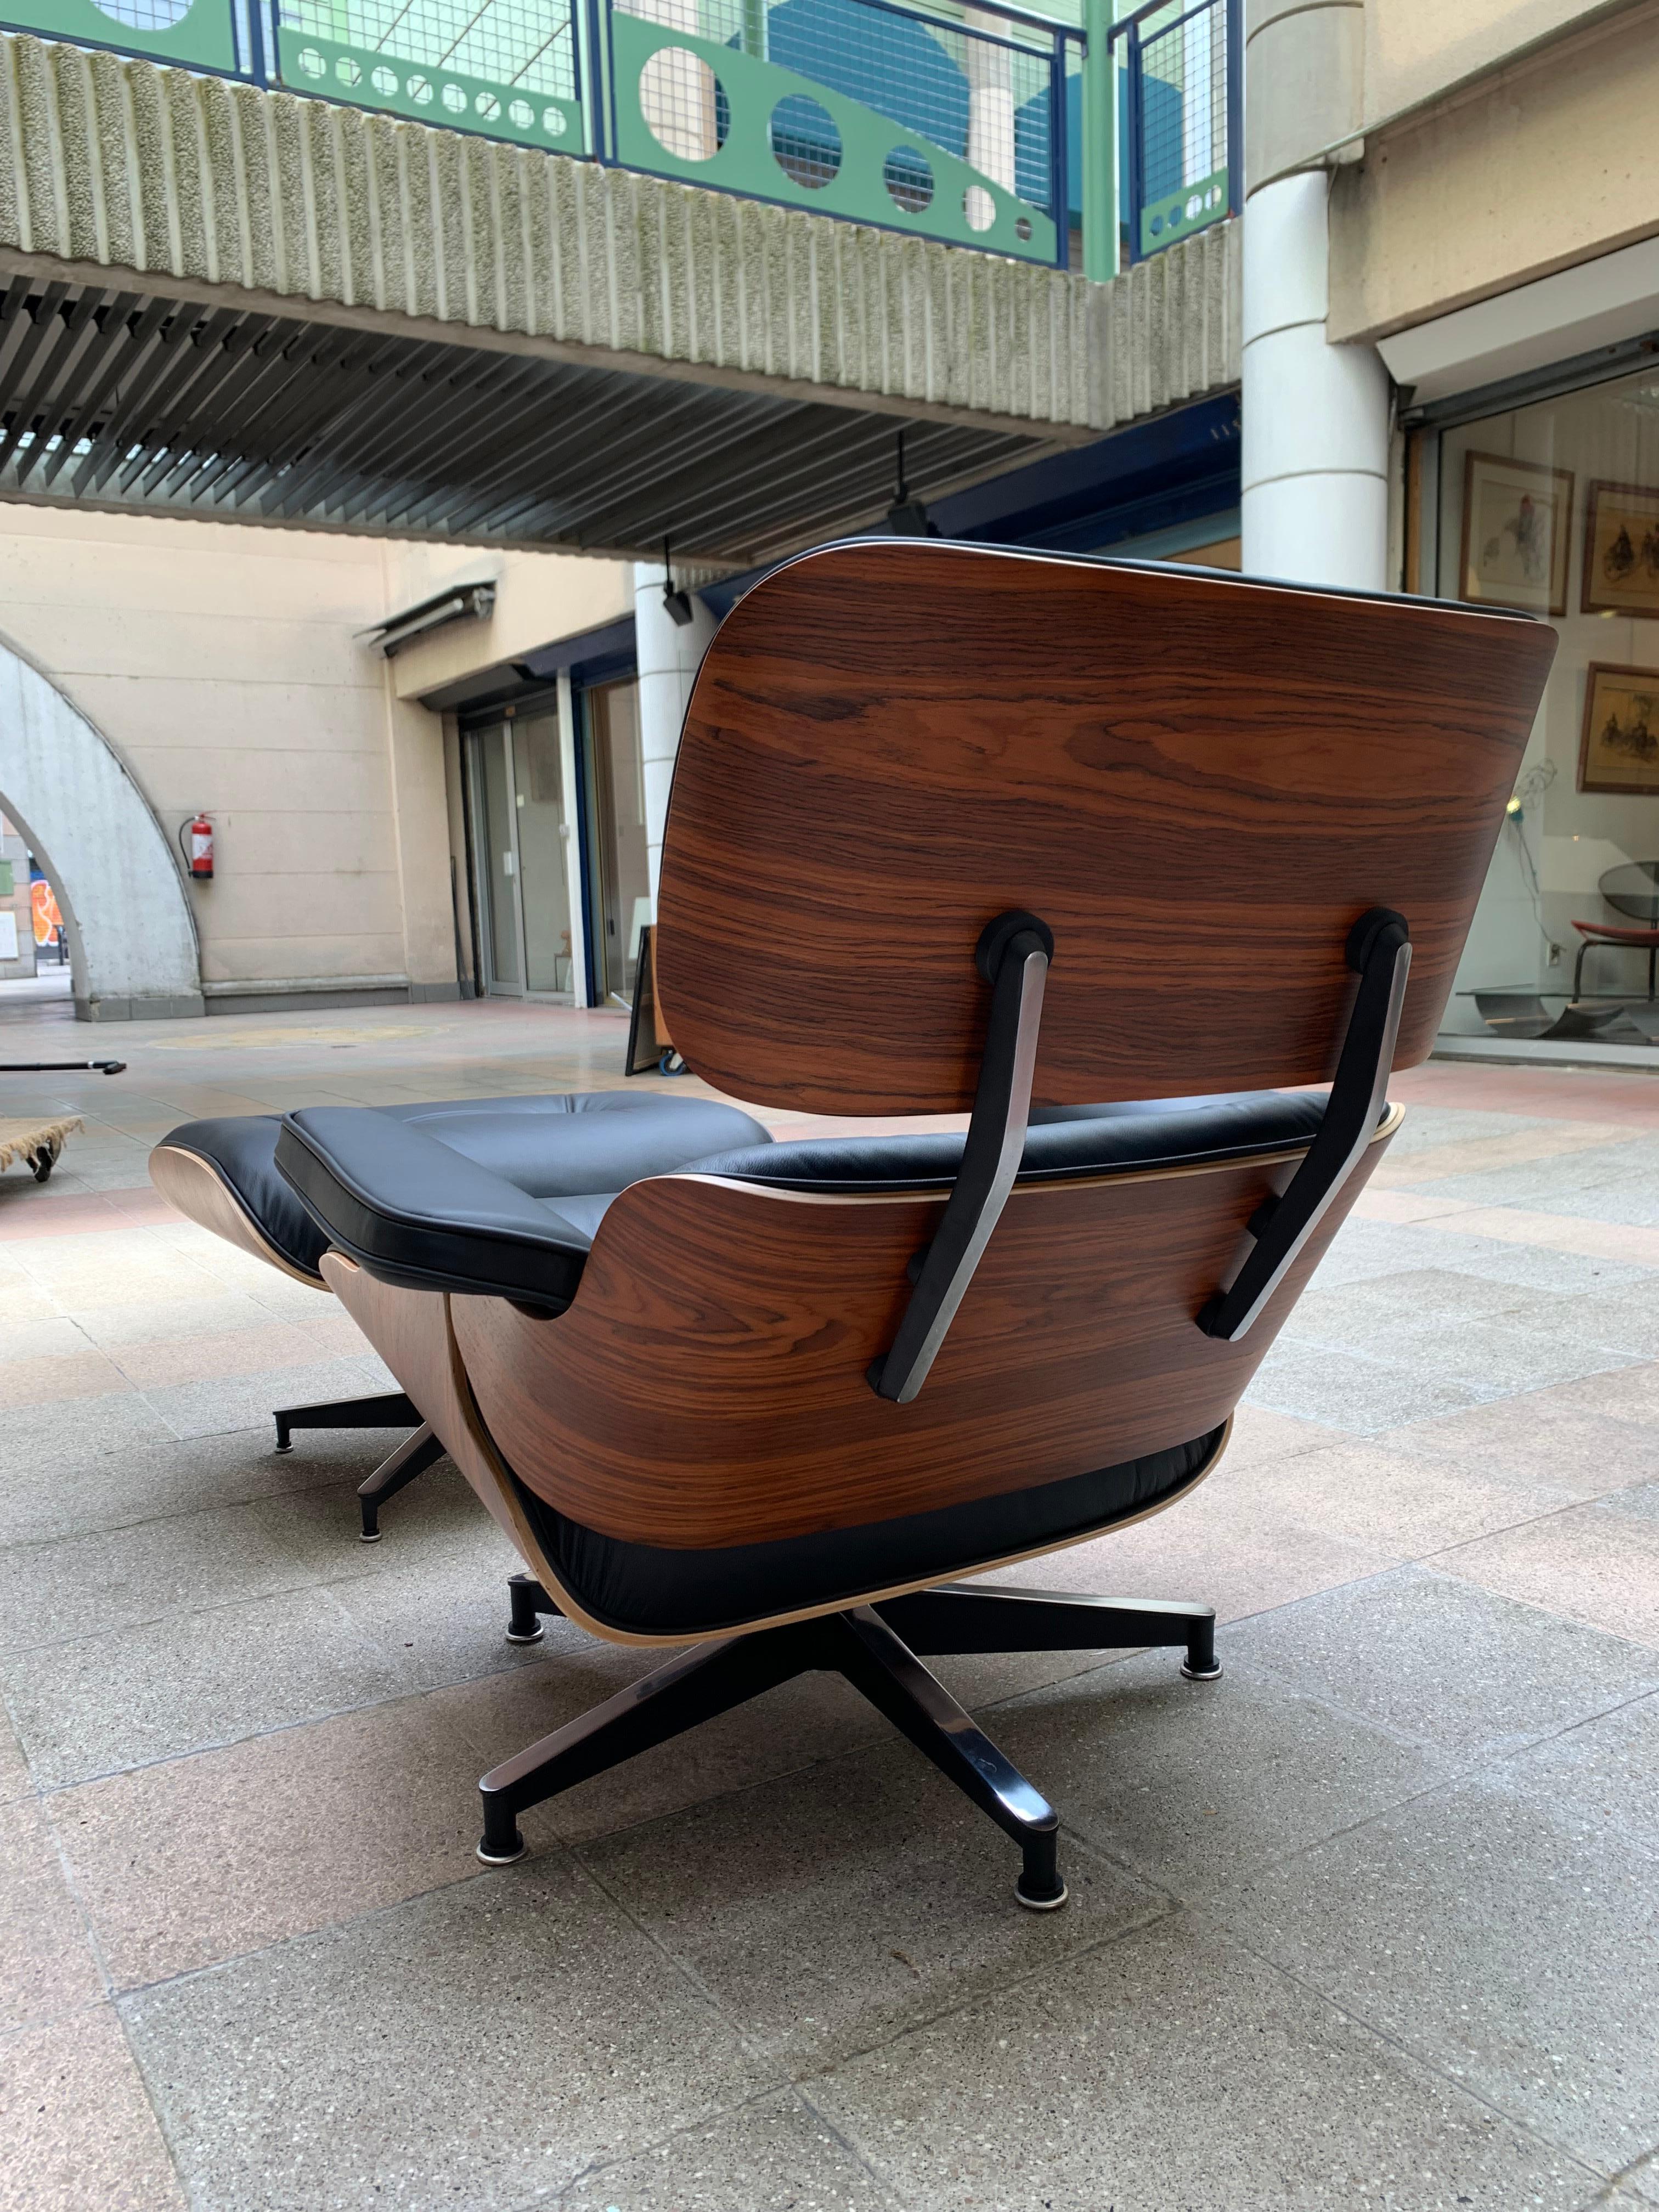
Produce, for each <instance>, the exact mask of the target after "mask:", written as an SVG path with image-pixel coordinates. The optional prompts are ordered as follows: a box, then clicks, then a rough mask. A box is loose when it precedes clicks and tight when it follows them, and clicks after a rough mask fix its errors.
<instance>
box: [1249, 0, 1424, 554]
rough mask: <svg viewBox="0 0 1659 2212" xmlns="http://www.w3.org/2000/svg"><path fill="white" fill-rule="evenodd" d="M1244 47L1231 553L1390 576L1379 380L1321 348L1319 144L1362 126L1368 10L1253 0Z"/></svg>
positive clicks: (1380, 375)
mask: <svg viewBox="0 0 1659 2212" xmlns="http://www.w3.org/2000/svg"><path fill="white" fill-rule="evenodd" d="M1249 21H1250V30H1249V40H1248V42H1247V46H1246V50H1245V52H1246V63H1245V77H1244V87H1245V89H1244V104H1245V129H1244V142H1245V208H1244V283H1243V348H1244V362H1243V441H1242V443H1243V450H1242V453H1241V461H1240V466H1241V474H1242V477H1243V497H1242V502H1241V503H1242V506H1243V538H1244V544H1243V565H1244V568H1245V569H1246V570H1247V571H1248V572H1249V573H1250V574H1254V575H1262V576H1284V577H1287V578H1290V579H1291V580H1294V581H1297V582H1301V583H1318V584H1340V585H1347V586H1352V587H1354V588H1356V589H1360V590H1367V591H1380V590H1383V589H1384V588H1386V586H1387V585H1388V583H1389V574H1388V543H1389V378H1388V372H1387V371H1386V370H1385V369H1384V368H1383V362H1382V360H1381V358H1380V356H1378V355H1377V353H1376V349H1375V348H1374V347H1371V346H1369V345H1332V344H1331V343H1329V342H1328V338H1327V336H1326V314H1327V307H1328V290H1329V285H1328V270H1329V226H1328V213H1327V211H1328V195H1329V192H1330V190H1331V185H1332V176H1333V172H1332V170H1331V169H1330V168H1329V167H1328V166H1327V165H1326V161H1325V160H1324V159H1323V158H1322V156H1323V153H1324V149H1327V148H1328V147H1330V146H1332V145H1334V143H1336V142H1337V141H1338V140H1340V139H1341V138H1342V137H1344V135H1345V134H1346V133H1347V132H1349V131H1353V130H1356V129H1357V128H1358V124H1359V121H1360V118H1361V115H1362V112H1363V103H1362V99H1361V81H1360V68H1361V63H1362V58H1363V31H1364V13H1363V9H1362V8H1360V7H1359V6H1356V5H1354V4H1353V0H1339V4H1329V0H1325V3H1324V4H1322V0H1311V4H1309V0H1255V4H1254V5H1253V6H1252V7H1251V9H1250V13H1249Z"/></svg>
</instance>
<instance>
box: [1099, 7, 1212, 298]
mask: <svg viewBox="0 0 1659 2212" xmlns="http://www.w3.org/2000/svg"><path fill="white" fill-rule="evenodd" d="M1173 4H1174V0H1143V4H1142V5H1141V6H1140V7H1139V8H1137V9H1134V10H1133V13H1132V14H1130V15H1125V16H1123V17H1122V18H1121V21H1118V22H1116V23H1115V24H1114V25H1113V26H1112V29H1111V33H1110V43H1111V44H1112V45H1113V46H1115V45H1116V44H1117V41H1118V40H1120V39H1123V40H1127V62H1126V67H1127V76H1128V80H1129V83H1128V109H1129V143H1128V149H1127V150H1128V160H1127V164H1126V167H1127V171H1128V187H1129V188H1128V192H1127V197H1126V199H1125V201H1124V204H1123V207H1122V209H1121V228H1122V242H1123V246H1124V248H1125V250H1126V251H1127V256H1128V258H1129V259H1130V261H1132V262H1135V261H1147V260H1150V259H1151V258H1152V254H1153V253H1157V252H1162V251H1163V250H1164V249H1163V248H1162V247H1159V246H1153V247H1152V248H1151V249H1150V251H1148V250H1147V249H1146V248H1145V247H1144V246H1142V243H1141V235H1140V228H1141V216H1142V215H1143V214H1144V212H1145V210H1146V72H1145V70H1144V68H1143V66H1142V61H1141V48H1142V45H1143V43H1144V41H1143V37H1142V29H1141V27H1142V25H1143V24H1144V23H1145V21H1146V18H1147V17H1148V16H1149V15H1161V14H1162V13H1163V12H1164V9H1167V8H1169V7H1170V6H1171V5H1173ZM1200 15H1218V16H1219V17H1220V20H1221V25H1222V35H1223V36H1224V38H1225V40H1226V41H1227V51H1226V62H1225V67H1226V125H1227V204H1226V206H1225V209H1223V210H1222V211H1221V215H1220V216H1217V217H1216V218H1215V219H1216V220H1217V221H1218V222H1219V221H1220V220H1221V219H1222V216H1233V215H1237V214H1238V213H1239V211H1240V210H1241V209H1242V208H1243V204H1244V40H1243V25H1242V24H1241V22H1240V20H1239V17H1240V7H1239V0H1194V5H1193V6H1192V7H1190V8H1188V9H1187V11H1186V12H1185V14H1184V15H1177V16H1176V17H1175V18H1174V19H1173V20H1172V21H1170V22H1167V23H1160V24H1159V25H1158V28H1157V30H1156V31H1155V32H1154V33H1153V36H1154V37H1155V38H1159V39H1164V38H1168V37H1169V35H1170V33H1171V32H1173V31H1179V30H1182V29H1184V28H1185V27H1186V26H1187V25H1188V23H1191V22H1194V21H1196V20H1197V19H1198V17H1199V16H1200Z"/></svg>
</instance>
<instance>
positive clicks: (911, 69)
mask: <svg viewBox="0 0 1659 2212" xmlns="http://www.w3.org/2000/svg"><path fill="white" fill-rule="evenodd" d="M614 4H615V6H616V7H617V10H618V12H619V13H623V14H627V15H637V16H640V17H642V18H643V19H644V20H646V21H649V22H653V23H659V24H661V25H663V26H664V27H671V28H674V29H677V30H681V31H684V32H687V33H690V34H691V35H693V36H694V37H697V38H702V39H708V40H713V41H714V42H715V43H716V44H718V45H720V46H732V47H734V48H735V49H737V50H738V52H743V53H750V54H754V55H756V56H757V58H760V59H762V60H764V61H771V62H775V63H777V64H779V65H780V67H781V68H784V69H788V70H794V71H795V72H796V73H797V74H798V75H799V76H804V77H808V78H810V79H811V81H812V82H813V83H815V84H821V85H826V86H828V87H829V89H830V90H831V91H834V92H839V93H841V94H843V95H844V96H845V97H846V98H848V99H849V100H860V101H861V102H862V103H863V105H864V106H866V107H870V108H873V109H874V110H875V112H876V113H877V114H878V115H884V116H885V117H886V118H887V119H888V120H889V122H890V123H891V124H893V125H894V126H895V129H896V133H897V134H898V135H897V136H896V137H895V141H894V146H893V150H892V152H891V153H890V155H888V157H887V173H888V175H889V179H890V190H892V191H894V195H895V197H896V200H898V202H899V204H901V205H903V204H911V205H914V206H918V207H925V206H926V205H927V201H928V199H929V198H930V197H932V193H933V183H932V179H931V172H930V171H929V169H928V167H927V160H926V149H927V146H929V145H932V146H937V147H941V148H943V149H944V150H945V152H946V153H948V154H954V155H957V158H958V159H959V160H961V161H967V162H969V163H970V164H971V165H972V167H975V168H976V169H978V170H979V171H981V173H982V174H984V175H985V176H987V177H989V178H990V179H992V180H993V182H994V183H996V184H999V185H1002V186H1004V187H1005V189H1006V190H1007V191H1011V192H1015V193H1017V194H1018V197H1020V198H1021V199H1023V200H1025V201H1027V202H1028V203H1030V204H1031V205H1032V206H1034V207H1039V208H1042V209H1043V210H1045V211H1048V212H1051V213H1055V212H1058V211H1057V210H1054V208H1053V206H1052V202H1053V199H1054V117H1053V112H1052V98H1053V94H1052V92H1051V89H1050V85H1051V57H1052V51H1053V49H1052V45H1051V40H1050V38H1049V35H1048V33H1044V32H1042V31H1037V30H1028V29H1026V28H1025V27H1024V26H1022V25H1019V24H1015V23H1008V22H1006V21H1004V20H1003V19H1002V18H1001V17H1000V16H995V15H988V14H979V13H976V12H975V10H974V9H969V10H968V11H967V14H966V17H965V20H963V21H956V20H952V21H942V20H936V19H933V18H930V17H928V16H927V15H921V14H916V13H913V12H912V11H910V10H908V9H901V8H896V7H892V6H890V5H886V4H883V0H614ZM784 105H785V106H788V107H790V108H791V110H792V112H791V114H790V115H789V116H787V117H786V118H783V119H782V121H781V124H780V125H778V126H777V127H776V128H775V131H774V137H775V140H776V142H777V143H775V147H774V151H775V154H776V155H777V159H778V161H779V162H780V164H781V166H782V167H783V168H784V169H785V171H786V173H787V174H789V175H790V176H791V177H793V178H794V179H795V180H796V181H797V182H798V183H800V184H804V185H809V186H817V185H823V184H826V183H828V182H829V179H830V178H831V177H832V176H834V175H835V174H836V172H837V170H838V169H839V167H840V164H841V158H842V154H841V144H840V137H839V133H838V132H837V131H836V127H835V125H834V123H833V122H832V121H831V119H830V118H829V115H828V113H827V112H825V111H824V110H823V108H822V107H821V106H817V103H816V102H813V101H810V100H805V98H802V99H800V100H799V101H796V102H785V103H784ZM797 106H798V107H799V110H800V112H799V114H797V113H794V112H793V109H794V108H795V107H797ZM811 107H817V118H813V117H811V116H810V115H808V114H807V112H806V111H807V110H808V109H809V108H811ZM654 128H655V125H654V124H653V129H654ZM911 142H915V143H911Z"/></svg>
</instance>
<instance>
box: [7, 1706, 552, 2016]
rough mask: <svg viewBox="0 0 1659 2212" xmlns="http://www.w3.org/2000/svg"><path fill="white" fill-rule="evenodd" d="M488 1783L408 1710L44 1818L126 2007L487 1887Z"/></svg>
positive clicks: (109, 1781) (227, 1752) (134, 1777)
mask: <svg viewBox="0 0 1659 2212" xmlns="http://www.w3.org/2000/svg"><path fill="white" fill-rule="evenodd" d="M481 1771H482V1767H481V1764H480V1761H479V1759H478V1756H477V1750H476V1747H474V1745H473V1743H472V1741H471V1738H470V1736H469V1735H468V1734H467V1733H466V1731H465V1729H463V1727H462V1726H461V1725H460V1723H459V1718H458V1717H457V1715H456V1713H455V1711H454V1710H453V1707H452V1706H451V1705H449V1704H448V1703H447V1701H446V1700H445V1699H442V1698H425V1699H422V1698H410V1699H399V1700H398V1701H397V1702H395V1703H392V1704H389V1705H376V1706H374V1707H371V1708H369V1709H368V1710H367V1711H359V1712H349V1713H343V1714H339V1715H337V1716H336V1717H333V1718H331V1719H328V1720H324V1721H319V1722H317V1723H313V1724H312V1725H310V1726H305V1727H299V1728H291V1729H280V1730H278V1731H277V1732H276V1733H275V1734H273V1735H261V1736H255V1737H252V1739H250V1740H248V1741H244V1742H241V1743H236V1744H231V1745H228V1746H227V1747H224V1748H223V1749H222V1750H216V1751H207V1752H201V1753H197V1754H196V1755H195V1756H194V1757H191V1758H188V1759H174V1760H170V1761H168V1762H167V1764H165V1765H159V1766H149V1767H143V1768H141V1769H139V1770H138V1771H136V1772H133V1773H128V1774H121V1775H115V1776H112V1777H109V1778H106V1779H105V1780H103V1781H99V1782H94V1783H88V1784H83V1785H82V1787H80V1788H78V1789H73V1790H60V1791H58V1793H57V1794H56V1795H55V1796H52V1798H51V1799H50V1800H49V1801H48V1809H49V1813H50V1817H51V1820H52V1825H53V1826H54V1827H55V1829H56V1831H57V1833H58V1837H59V1838H60V1840H61V1841H62V1844H63V1846H64V1852H65V1854H66V1856H67V1857H68V1859H69V1862H70V1865H71V1867H72V1868H73V1869H74V1874H75V1881H76V1887H77V1888H78V1890H79V1893H80V1895H81V1898H82V1901H83V1903H84V1905H85V1907H86V1910H87V1912H88V1915H89V1917H90V1918H91V1921H92V1923H93V1926H94V1929H96V1930H97V1934H98V1940H99V1943H100V1947H101V1948H102V1952H103V1955H104V1959H105V1961H106V1965H107V1967H108V1970H109V1972H110V1975H111V1978H112V1980H113V1982H114V1984H115V1986H116V1987H117V1988H118V1989H131V1988H133V1987H135V1986H137V1984H142V1983H146V1982H153V1981H160V1980H162V1979H165V1978H167V1977H168V1976H170V1975H173V1974H180V1973H186V1972H191V1970H192V1969H194V1968H196V1967H198V1966H210V1965H212V1964H214V1963H215V1962H216V1960H222V1959H228V1958H232V1957H234V1956H236V1955H238V1954H241V1953H243V1952H248V1951H256V1950H259V1949H262V1948H264V1946H265V1945H267V1944H270V1943H275V1942H281V1941H283V1939H284V1938H286V1937H288V1936H296V1935H302V1934H305V1933H307V1932H308V1931H310V1930H312V1929H319V1928H325V1927H329V1926H331V1925H333V1924H335V1923H338V1922H341V1921H344V1920H349V1919H350V1918H352V1917H354V1916H355V1915H356V1914H358V1913H360V1912H366V1911H371V1910H373V1909H374V1907H376V1906H379V1905H390V1904H394V1903H397V1902H398V1901H400V1900H401V1899H404V1898H409V1897H414V1896H416V1895H418V1894H419V1893H421V1892H422V1891H425V1890H428V1889H435V1888H438V1887H441V1886H442V1885H443V1884H444V1883H446V1882H451V1881H465V1880H467V1879H470V1878H471V1876H472V1875H476V1874H478V1873H480V1872H481V1871H482V1869H480V1867H479V1865H478V1862H477V1857H475V1855H474V1847H475V1845H476V1844H477V1840H478V1793H477V1784H478V1777H479V1774H480V1772H481ZM544 1832H545V1830H544V1824H543V1823H541V1822H538V1821H536V1820H533V1819H532V1820H527V1821H526V1835H527V1836H528V1837H529V1838H530V1839H531V1840H532V1843H533V1842H534V1841H535V1840H536V1838H538V1836H539V1835H541V1834H543V1833H544Z"/></svg>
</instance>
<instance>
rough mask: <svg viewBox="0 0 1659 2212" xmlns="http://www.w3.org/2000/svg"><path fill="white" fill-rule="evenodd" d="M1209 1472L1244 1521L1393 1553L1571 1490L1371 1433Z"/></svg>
mask: <svg viewBox="0 0 1659 2212" xmlns="http://www.w3.org/2000/svg"><path fill="white" fill-rule="evenodd" d="M1506 1477H1507V1478H1508V1479H1507V1480H1506V1479H1505V1478H1506ZM1212 1482H1213V1483H1214V1484H1215V1486H1217V1487H1218V1490H1220V1491H1221V1492H1222V1495H1223V1496H1224V1497H1225V1498H1227V1499H1228V1500H1230V1501H1231V1502H1232V1503H1233V1504H1236V1505H1237V1508H1238V1509H1239V1510H1240V1511H1241V1513H1242V1514H1243V1515H1244V1516H1247V1517H1248V1518H1249V1519H1250V1520H1255V1519H1257V1518H1262V1519H1271V1520H1276V1519H1279V1518H1285V1519H1288V1520H1291V1521H1294V1522H1297V1523H1298V1524H1299V1525H1300V1526H1302V1527H1304V1528H1308V1529H1309V1530H1310V1531H1317V1532H1318V1533H1320V1534H1323V1535H1327V1536H1340V1537H1345V1538H1346V1539H1348V1540H1349V1541H1352V1542H1353V1543H1356V1544H1363V1545H1365V1546H1368V1547H1375V1548H1376V1550H1378V1551H1380V1552H1386V1553H1389V1554H1390V1555H1392V1556H1393V1557H1395V1558H1397V1559H1420V1558H1422V1557H1424V1556H1425V1554H1426V1553H1431V1552H1438V1551H1441V1550H1443V1549H1444V1547H1446V1546H1447V1545H1448V1544H1460V1543H1463V1542H1466V1541H1468V1539H1470V1538H1471V1537H1475V1536H1483V1535H1487V1534H1492V1533H1493V1532H1495V1531H1497V1530H1498V1529H1502V1528H1512V1527H1513V1526H1515V1524H1516V1522H1524V1521H1529V1520H1533V1519H1535V1518H1537V1516H1539V1515H1541V1514H1546V1513H1553V1512H1555V1511H1557V1510H1559V1508H1560V1507H1561V1506H1563V1505H1567V1504H1571V1502H1572V1500H1573V1498H1574V1495H1575V1493H1574V1492H1572V1491H1571V1490H1569V1489H1567V1488H1566V1487H1565V1486H1562V1485H1559V1484H1554V1483H1550V1482H1540V1481H1536V1480H1533V1481H1528V1480H1527V1479H1526V1478H1525V1477H1524V1476H1521V1477H1516V1476H1515V1475H1514V1474H1512V1472H1511V1471H1510V1469H1508V1468H1506V1467H1505V1466H1504V1465H1503V1464H1502V1463H1501V1462H1499V1463H1498V1465H1496V1466H1495V1467H1493V1468H1492V1470H1491V1471H1490V1472H1488V1471H1487V1470H1486V1468H1474V1467H1470V1466H1466V1465H1464V1464H1462V1463H1461V1462H1456V1461H1449V1460H1443V1459H1431V1458H1418V1457H1415V1456H1413V1455H1412V1454H1411V1453H1409V1452H1406V1451H1401V1450H1397V1449H1389V1448H1388V1447H1387V1446H1384V1445H1379V1444H1376V1443H1370V1442H1367V1443H1356V1442H1343V1443H1336V1444H1333V1445H1330V1446H1328V1448H1326V1449H1323V1450H1321V1451H1311V1452H1302V1453H1299V1454H1298V1455H1297V1456H1296V1457H1295V1458H1294V1459H1291V1460H1288V1461H1280V1462H1267V1463H1265V1464H1258V1465H1256V1466H1253V1467H1246V1468H1233V1467H1231V1466H1230V1465H1229V1464H1228V1463H1226V1462H1223V1464H1222V1466H1221V1467H1220V1468H1218V1470H1217V1472H1216V1474H1214V1476H1213V1477H1212ZM1172 1510H1178V1509H1172Z"/></svg>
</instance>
